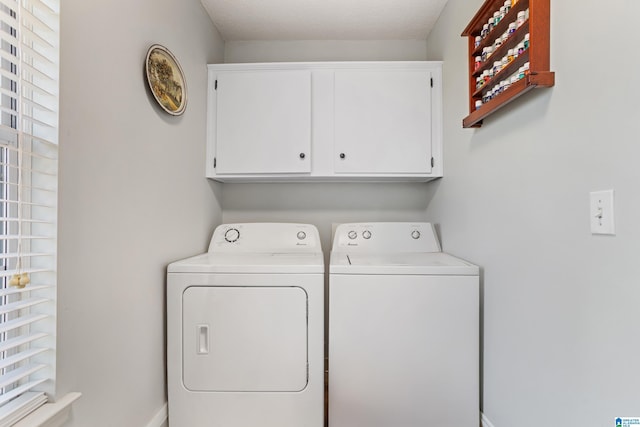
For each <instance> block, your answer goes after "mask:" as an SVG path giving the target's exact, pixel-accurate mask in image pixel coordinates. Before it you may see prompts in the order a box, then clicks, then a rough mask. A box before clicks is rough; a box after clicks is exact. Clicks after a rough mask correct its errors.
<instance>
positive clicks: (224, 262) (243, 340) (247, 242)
mask: <svg viewBox="0 0 640 427" xmlns="http://www.w3.org/2000/svg"><path fill="white" fill-rule="evenodd" d="M167 366H168V394H169V425H171V426H174V427H250V426H260V427H323V425H324V262H323V256H322V250H321V246H320V238H319V235H318V230H317V229H316V228H315V227H314V226H312V225H306V224H275V223H271V224H264V223H247V224H224V225H221V226H219V227H217V228H216V230H215V231H214V234H213V237H212V239H211V243H210V245H209V251H208V253H205V254H202V255H199V256H195V257H192V258H188V259H185V260H183V261H178V262H174V263H172V264H170V265H169V267H168V274H167Z"/></svg>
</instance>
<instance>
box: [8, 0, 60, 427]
mask: <svg viewBox="0 0 640 427" xmlns="http://www.w3.org/2000/svg"><path fill="white" fill-rule="evenodd" d="M59 7H60V6H59V0H0V217H1V218H2V239H1V240H0V262H1V266H2V269H1V270H0V427H2V426H10V425H12V424H14V423H15V422H17V421H18V420H19V419H20V418H22V417H24V416H25V415H27V414H28V413H29V412H30V411H33V410H35V409H36V408H37V407H38V406H40V405H42V404H43V403H45V402H46V401H47V399H48V396H51V395H52V394H53V391H54V389H53V387H54V380H55V314H56V304H55V296H56V235H57V226H56V224H57V182H58V179H57V172H58V86H59V85H58V70H59Z"/></svg>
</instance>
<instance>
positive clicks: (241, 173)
mask: <svg viewBox="0 0 640 427" xmlns="http://www.w3.org/2000/svg"><path fill="white" fill-rule="evenodd" d="M441 70H442V65H441V63H440V62H424V61H420V62H331V63H322V62H317V63H273V64H216V65H209V99H208V109H209V111H208V129H207V177H209V178H212V179H215V180H219V181H255V182H258V181H286V180H294V181H347V180H362V181H366V180H369V181H382V180H405V181H428V180H431V179H434V178H438V177H441V176H442V71H441Z"/></svg>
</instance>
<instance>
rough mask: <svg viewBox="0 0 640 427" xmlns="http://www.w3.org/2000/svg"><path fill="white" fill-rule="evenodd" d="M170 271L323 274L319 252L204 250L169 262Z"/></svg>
mask: <svg viewBox="0 0 640 427" xmlns="http://www.w3.org/2000/svg"><path fill="white" fill-rule="evenodd" d="M167 271H168V272H169V273H227V274H242V273H264V274H311V273H315V274H322V273H324V259H323V256H322V253H299V254H292V253H277V252H274V253H206V254H202V255H198V256H195V257H191V258H187V259H184V260H182V261H177V262H174V263H171V264H169V267H168V268H167Z"/></svg>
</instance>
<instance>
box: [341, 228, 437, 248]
mask: <svg viewBox="0 0 640 427" xmlns="http://www.w3.org/2000/svg"><path fill="white" fill-rule="evenodd" d="M333 250H334V251H366V252H440V251H441V248H440V243H439V241H438V237H437V236H436V233H435V230H434V228H433V225H432V224H431V223H428V222H418V223H415V222H368V223H352V224H340V225H339V226H338V227H337V228H336V232H335V236H334V239H333Z"/></svg>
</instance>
